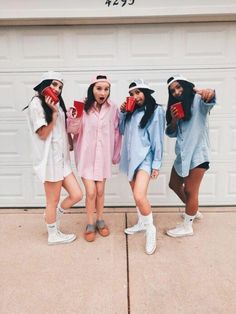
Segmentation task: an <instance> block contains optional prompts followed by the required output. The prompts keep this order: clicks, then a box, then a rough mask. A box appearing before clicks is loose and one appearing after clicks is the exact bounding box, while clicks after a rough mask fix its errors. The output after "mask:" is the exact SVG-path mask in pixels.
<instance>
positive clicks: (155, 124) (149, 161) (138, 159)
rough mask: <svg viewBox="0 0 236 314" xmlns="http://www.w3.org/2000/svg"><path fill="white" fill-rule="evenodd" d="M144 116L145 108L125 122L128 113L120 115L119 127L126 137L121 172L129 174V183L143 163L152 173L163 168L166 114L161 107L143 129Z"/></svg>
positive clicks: (137, 110) (138, 110) (137, 111)
mask: <svg viewBox="0 0 236 314" xmlns="http://www.w3.org/2000/svg"><path fill="white" fill-rule="evenodd" d="M143 115H144V110H143V108H138V109H136V110H135V112H134V113H133V114H132V116H131V118H130V119H129V120H127V121H125V118H126V113H122V112H121V113H120V122H119V127H120V132H121V134H123V135H124V139H123V147H122V153H121V160H120V170H121V171H123V172H125V173H126V174H127V176H128V179H129V181H132V180H133V177H134V174H135V172H136V171H137V169H138V168H139V167H140V166H141V165H142V163H145V167H147V166H148V167H149V168H150V171H151V170H152V169H160V167H161V162H162V155H163V142H164V134H165V112H164V110H163V108H162V106H160V105H159V106H158V107H157V108H156V110H155V111H154V113H153V116H152V118H151V120H149V122H148V123H147V125H146V126H145V127H144V128H143V129H141V128H140V127H139V124H140V121H141V119H142V117H143ZM145 167H144V168H145Z"/></svg>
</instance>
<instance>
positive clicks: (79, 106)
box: [74, 100, 84, 118]
mask: <svg viewBox="0 0 236 314" xmlns="http://www.w3.org/2000/svg"><path fill="white" fill-rule="evenodd" d="M74 107H75V109H76V118H79V117H81V116H82V114H83V111H84V103H83V102H82V101H77V100H74Z"/></svg>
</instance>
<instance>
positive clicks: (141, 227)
mask: <svg viewBox="0 0 236 314" xmlns="http://www.w3.org/2000/svg"><path fill="white" fill-rule="evenodd" d="M145 230H146V227H145V226H144V224H143V223H142V222H141V221H138V223H137V224H136V225H133V226H132V227H129V228H126V229H125V230H124V232H125V233H126V234H135V233H137V232H141V231H145Z"/></svg>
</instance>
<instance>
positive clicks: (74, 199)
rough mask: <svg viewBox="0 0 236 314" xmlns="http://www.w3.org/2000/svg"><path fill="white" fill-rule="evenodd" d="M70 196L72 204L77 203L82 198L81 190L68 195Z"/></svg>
mask: <svg viewBox="0 0 236 314" xmlns="http://www.w3.org/2000/svg"><path fill="white" fill-rule="evenodd" d="M70 198H71V201H72V202H73V203H74V204H76V203H79V202H80V201H81V200H82V198H83V193H82V192H81V191H79V192H78V193H76V194H73V195H70Z"/></svg>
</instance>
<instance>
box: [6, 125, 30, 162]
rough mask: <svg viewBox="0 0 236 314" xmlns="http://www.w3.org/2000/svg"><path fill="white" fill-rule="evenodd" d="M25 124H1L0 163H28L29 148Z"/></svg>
mask: <svg viewBox="0 0 236 314" xmlns="http://www.w3.org/2000/svg"><path fill="white" fill-rule="evenodd" d="M29 140H30V139H29V136H28V128H27V125H26V124H25V123H22V124H19V123H16V122H15V123H14V122H3V123H1V126H0V142H1V146H0V163H1V164H4V163H5V164H6V165H8V164H20V163H29V156H31V147H30V145H29Z"/></svg>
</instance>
